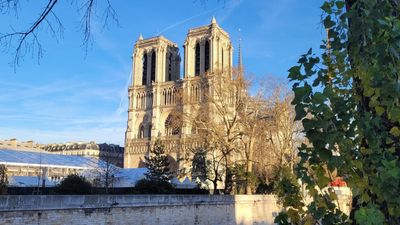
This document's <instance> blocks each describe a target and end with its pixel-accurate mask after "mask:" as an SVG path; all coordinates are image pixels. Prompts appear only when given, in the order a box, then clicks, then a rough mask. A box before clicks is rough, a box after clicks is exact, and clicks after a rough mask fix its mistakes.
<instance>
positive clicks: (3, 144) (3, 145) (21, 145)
mask: <svg viewBox="0 0 400 225" xmlns="http://www.w3.org/2000/svg"><path fill="white" fill-rule="evenodd" d="M43 147H44V145H43V144H38V143H36V142H34V141H25V142H24V141H18V140H17V139H16V138H12V139H10V140H0V149H13V150H24V151H43Z"/></svg>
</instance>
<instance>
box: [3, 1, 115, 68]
mask: <svg viewBox="0 0 400 225" xmlns="http://www.w3.org/2000/svg"><path fill="white" fill-rule="evenodd" d="M103 1H104V2H105V10H104V12H103V21H104V23H103V29H104V28H106V27H107V26H108V23H109V21H110V20H112V21H114V22H115V23H116V24H117V25H118V26H119V21H118V16H117V13H116V11H115V9H114V8H113V7H112V5H111V2H110V0H103ZM71 2H75V3H77V2H78V0H71ZM58 3H59V1H58V0H48V1H47V3H46V5H45V6H44V7H43V9H41V10H40V13H39V15H38V17H37V18H36V19H35V20H34V22H33V23H32V24H31V25H30V26H29V27H28V28H26V29H21V30H16V29H14V28H13V27H10V30H11V32H9V33H0V45H1V47H2V48H3V49H4V50H5V52H11V53H12V55H13V60H12V61H11V62H10V64H11V66H13V67H14V71H16V68H17V67H18V66H19V63H20V60H21V59H23V58H24V57H25V56H26V54H27V53H32V56H34V55H36V57H37V59H38V62H39V61H40V59H41V58H42V56H43V49H42V45H41V43H40V40H39V36H40V35H39V34H40V32H41V29H40V28H42V27H44V28H47V29H48V31H49V33H50V35H51V36H52V37H53V38H55V39H56V41H59V39H61V38H62V37H63V32H64V27H63V25H62V22H61V19H60V18H59V17H58V15H57V14H56V13H55V12H54V8H55V6H56V5H57V4H58ZM96 4H97V0H83V1H82V4H81V5H80V6H79V7H78V9H77V11H78V12H83V14H82V17H81V20H80V24H81V26H80V30H81V32H82V33H83V40H82V47H83V48H84V50H85V55H86V54H87V49H88V46H89V44H90V43H91V42H92V38H91V37H92V36H91V35H92V21H93V16H94V15H95V14H96ZM19 5H20V1H19V0H0V13H2V14H3V15H6V14H10V12H11V11H14V12H15V13H16V14H17V13H18V11H19Z"/></svg>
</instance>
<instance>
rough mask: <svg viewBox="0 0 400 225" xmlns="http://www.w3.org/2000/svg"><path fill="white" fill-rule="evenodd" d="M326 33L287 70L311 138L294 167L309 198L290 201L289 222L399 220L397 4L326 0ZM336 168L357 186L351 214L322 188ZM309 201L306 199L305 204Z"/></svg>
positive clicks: (284, 218)
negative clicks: (318, 52) (318, 44)
mask: <svg viewBox="0 0 400 225" xmlns="http://www.w3.org/2000/svg"><path fill="white" fill-rule="evenodd" d="M321 8H322V10H323V13H324V14H323V24H324V27H325V29H326V30H327V34H328V38H327V40H326V41H324V42H323V43H322V45H321V49H322V50H323V54H322V56H320V57H319V56H316V55H315V54H313V52H312V50H311V49H310V50H309V51H308V52H307V53H306V54H304V55H302V56H301V58H300V59H299V61H298V63H299V65H297V66H294V67H292V68H291V69H290V70H289V78H290V79H291V80H292V81H293V91H294V92H295V98H294V100H293V104H294V105H295V109H296V120H299V121H302V124H303V127H304V130H303V132H304V133H305V135H306V137H307V139H308V140H309V142H310V144H309V145H306V144H303V145H302V146H301V147H300V148H299V153H298V156H299V158H300V161H299V163H298V165H297V168H296V175H297V176H298V177H299V178H301V180H302V182H303V184H304V186H305V188H306V189H307V192H308V194H309V195H310V196H311V197H312V198H313V202H312V203H311V204H308V205H306V204H305V203H304V200H303V201H297V200H296V201H293V199H297V198H295V197H293V196H296V195H297V196H298V194H296V191H295V190H294V189H291V187H287V188H286V189H287V190H286V191H287V192H286V194H287V195H292V197H282V196H281V197H282V200H283V202H284V205H285V206H290V207H288V210H287V211H286V212H283V213H282V214H281V215H280V216H279V217H277V222H279V223H280V224H286V223H288V222H291V223H292V224H321V223H322V224H348V223H357V224H400V207H399V206H400V196H399V195H398V190H400V162H399V156H400V141H399V138H400V79H399V78H400V4H399V2H398V1H397V0H355V1H350V0H347V1H343V0H329V1H325V2H324V4H323V5H322V7H321ZM335 174H337V175H339V176H341V177H344V179H345V181H346V182H347V184H348V185H349V187H350V188H351V190H352V192H353V209H352V213H351V214H350V217H349V218H348V217H347V216H345V215H344V214H343V213H342V212H341V211H340V209H338V208H337V207H335V205H334V204H333V201H334V200H335V199H336V196H335V195H331V194H329V192H326V193H323V192H321V191H320V190H322V189H323V188H324V187H326V186H327V185H328V183H329V182H330V181H333V180H334V178H335ZM290 190H293V191H290ZM305 205H306V207H305Z"/></svg>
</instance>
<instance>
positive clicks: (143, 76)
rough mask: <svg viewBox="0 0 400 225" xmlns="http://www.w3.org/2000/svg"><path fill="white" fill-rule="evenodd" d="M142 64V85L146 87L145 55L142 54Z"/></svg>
mask: <svg viewBox="0 0 400 225" xmlns="http://www.w3.org/2000/svg"><path fill="white" fill-rule="evenodd" d="M142 62H143V67H142V69H143V73H142V85H146V83H147V54H146V53H144V54H143V59H142Z"/></svg>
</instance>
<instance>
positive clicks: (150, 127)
mask: <svg viewBox="0 0 400 225" xmlns="http://www.w3.org/2000/svg"><path fill="white" fill-rule="evenodd" d="M151 129H152V126H151V124H150V125H149V130H148V132H147V137H151Z"/></svg>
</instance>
